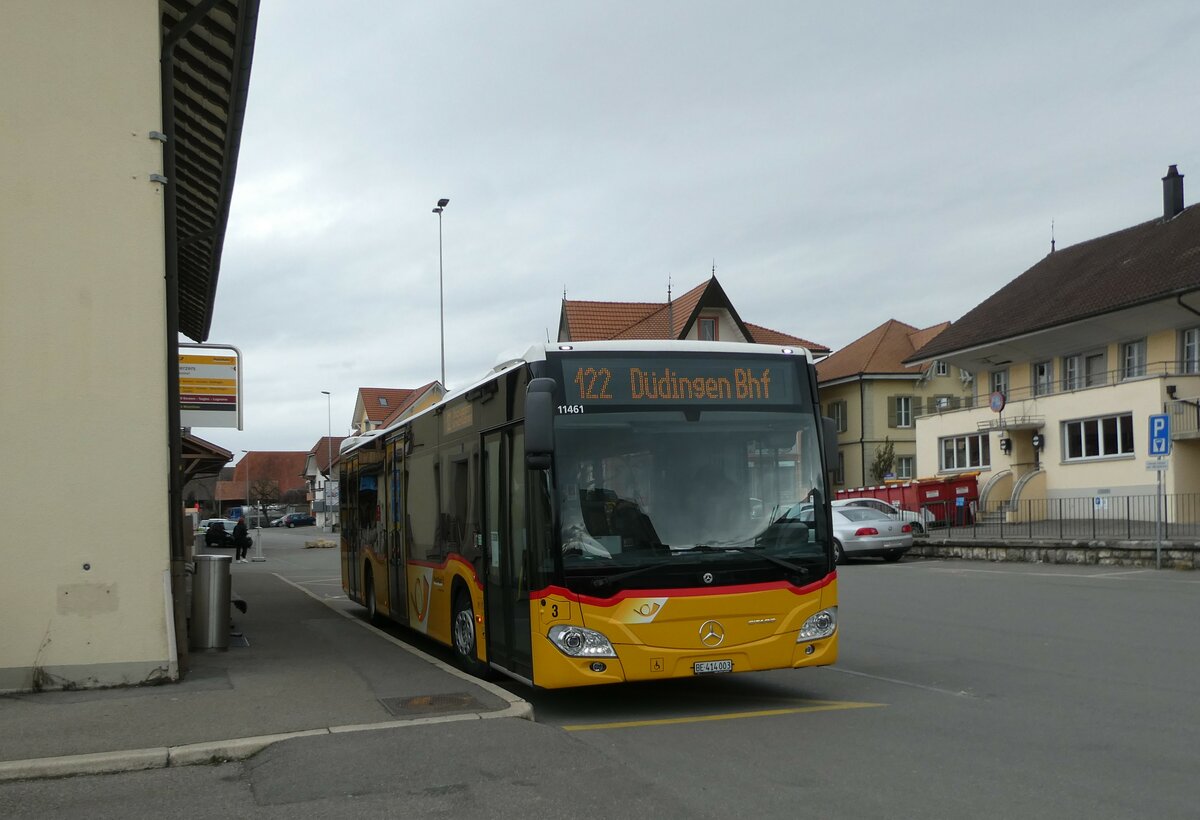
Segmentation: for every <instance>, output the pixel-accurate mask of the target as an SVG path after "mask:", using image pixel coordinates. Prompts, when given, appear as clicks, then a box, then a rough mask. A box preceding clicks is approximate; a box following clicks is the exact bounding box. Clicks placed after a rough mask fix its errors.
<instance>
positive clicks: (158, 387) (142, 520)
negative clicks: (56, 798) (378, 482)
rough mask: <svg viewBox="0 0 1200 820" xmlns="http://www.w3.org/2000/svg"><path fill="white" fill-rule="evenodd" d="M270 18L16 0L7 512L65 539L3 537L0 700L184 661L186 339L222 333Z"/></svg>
mask: <svg viewBox="0 0 1200 820" xmlns="http://www.w3.org/2000/svg"><path fill="white" fill-rule="evenodd" d="M257 13H258V2H257V0H225V2H222V3H220V4H216V5H214V4H202V3H193V2H189V0H170V2H168V0H126V1H125V2H119V3H95V2H90V0H63V2H56V3H45V2H40V0H13V1H12V2H7V3H5V4H4V25H3V26H0V70H2V73H3V76H4V78H5V81H4V82H3V83H0V110H3V111H4V118H5V125H4V127H3V128H2V129H0V157H3V159H2V160H0V226H2V227H0V271H3V274H2V275H0V351H3V356H2V357H0V360H2V361H3V365H2V366H3V369H4V387H3V389H2V390H0V435H2V436H3V440H4V451H5V455H6V457H7V459H8V463H9V464H11V465H20V471H21V480H20V481H14V482H10V486H8V487H7V488H6V490H5V493H4V497H5V504H6V507H5V508H6V509H7V510H9V511H10V512H11V514H12V516H13V517H16V516H18V515H19V516H20V519H21V520H24V521H33V522H53V526H54V536H53V538H51V539H49V540H51V541H52V542H53V544H52V545H50V544H40V543H31V538H32V540H33V541H38V540H46V537H45V536H41V535H39V534H37V533H33V534H32V535H31V533H30V531H29V530H28V529H26V528H20V527H11V528H9V529H8V530H7V531H6V532H5V533H4V534H3V535H0V560H2V561H3V565H4V571H3V572H0V600H3V602H4V611H5V613H6V614H7V615H8V616H9V617H7V618H6V619H5V624H4V629H3V630H0V691H14V690H16V691H20V690H39V689H59V688H85V687H96V686H116V685H121V684H133V683H156V682H161V681H169V680H174V679H176V678H177V677H178V676H179V674H180V671H181V668H183V667H184V666H186V654H187V635H186V629H185V627H184V625H185V623H186V595H185V591H184V589H185V588H184V579H185V575H184V570H185V560H186V550H187V547H188V545H189V544H190V543H191V528H190V526H188V523H190V522H188V523H185V520H184V512H183V508H184V495H183V491H182V488H183V484H184V482H185V481H186V478H187V476H186V472H187V470H186V466H185V463H184V456H185V453H186V452H187V449H186V447H185V443H184V442H183V440H182V431H181V426H180V414H179V389H178V388H179V384H178V379H179V363H178V345H179V337H180V335H181V334H182V335H183V336H186V337H187V338H189V339H192V340H193V341H196V342H203V341H205V339H206V337H207V335H208V331H209V327H210V325H211V320H212V310H213V301H214V297H215V294H216V287H217V275H218V272H219V269H220V260H221V249H222V243H223V238H224V233H225V225H226V221H227V217H228V209H229V202H230V197H231V194H232V189H233V181H234V174H235V169H236V166H237V153H238V145H239V141H240V136H241V129H242V122H243V119H244V110H245V100H246V89H247V87H248V84H249V72H250V62H251V57H252V53H253V46H254V35H255V26H256V21H257ZM68 407H70V408H77V409H79V412H74V413H72V414H71V417H70V419H69V421H68V420H63V419H61V418H59V417H58V416H57V409H62V408H68ZM48 408H50V409H54V412H53V413H51V414H50V415H47V412H48ZM217 455H218V456H219V454H217ZM218 460H219V457H218ZM64 505H66V506H68V507H69V508H70V510H71V514H70V515H63V514H62V509H63V507H64ZM129 511H133V512H132V514H130V512H129ZM114 513H119V514H121V517H122V521H123V524H122V526H121V527H120V528H115V527H111V526H109V527H105V526H101V522H103V521H106V520H110V519H111V518H112V516H113V515H114Z"/></svg>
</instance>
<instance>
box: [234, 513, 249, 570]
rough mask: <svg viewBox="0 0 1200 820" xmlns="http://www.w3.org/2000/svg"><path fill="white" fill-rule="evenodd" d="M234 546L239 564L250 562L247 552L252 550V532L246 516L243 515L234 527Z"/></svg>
mask: <svg viewBox="0 0 1200 820" xmlns="http://www.w3.org/2000/svg"><path fill="white" fill-rule="evenodd" d="M233 548H234V550H235V560H236V561H237V562H238V563H239V564H245V563H248V562H247V561H246V553H247V552H248V551H249V550H250V533H249V532H248V531H247V529H246V516H245V515H242V517H241V518H239V519H238V522H237V524H235V525H234V527H233Z"/></svg>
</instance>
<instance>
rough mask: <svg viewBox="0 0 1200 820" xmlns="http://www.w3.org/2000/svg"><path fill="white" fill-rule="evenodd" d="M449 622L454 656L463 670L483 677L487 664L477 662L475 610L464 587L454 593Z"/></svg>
mask: <svg viewBox="0 0 1200 820" xmlns="http://www.w3.org/2000/svg"><path fill="white" fill-rule="evenodd" d="M450 624H451V628H452V630H453V634H454V657H455V659H456V660H457V661H458V665H459V667H461V668H462V670H463V671H464V672H467V673H469V674H472V675H474V676H476V677H484V675H485V674H486V673H487V666H486V665H485V664H483V663H480V662H479V657H478V652H477V651H476V645H477V638H478V632H476V630H475V610H474V609H473V608H472V607H471V596H470V595H468V594H467V591H466V590H465V589H460V590H459V591H458V592H457V593H455V595H454V609H453V611H452V613H451V617H450Z"/></svg>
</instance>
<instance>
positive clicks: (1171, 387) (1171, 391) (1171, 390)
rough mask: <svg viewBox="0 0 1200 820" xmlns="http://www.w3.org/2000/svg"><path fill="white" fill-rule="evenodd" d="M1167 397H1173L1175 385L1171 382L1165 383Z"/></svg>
mask: <svg viewBox="0 0 1200 820" xmlns="http://www.w3.org/2000/svg"><path fill="white" fill-rule="evenodd" d="M1167 398H1169V399H1173V398H1175V385H1173V384H1168V385H1167Z"/></svg>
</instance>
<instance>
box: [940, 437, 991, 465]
mask: <svg viewBox="0 0 1200 820" xmlns="http://www.w3.org/2000/svg"><path fill="white" fill-rule="evenodd" d="M990 442H991V439H990V438H989V437H988V434H987V433H972V434H970V435H965V436H945V437H943V438H940V439H938V462H939V463H940V465H941V467H940V469H941V471H942V472H957V471H959V470H987V469H990V468H991V466H992V450H991V443H990ZM947 445H949V447H947ZM947 456H949V458H947Z"/></svg>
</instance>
